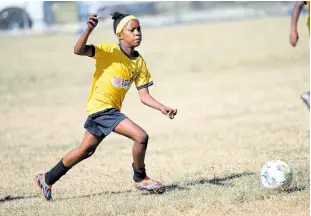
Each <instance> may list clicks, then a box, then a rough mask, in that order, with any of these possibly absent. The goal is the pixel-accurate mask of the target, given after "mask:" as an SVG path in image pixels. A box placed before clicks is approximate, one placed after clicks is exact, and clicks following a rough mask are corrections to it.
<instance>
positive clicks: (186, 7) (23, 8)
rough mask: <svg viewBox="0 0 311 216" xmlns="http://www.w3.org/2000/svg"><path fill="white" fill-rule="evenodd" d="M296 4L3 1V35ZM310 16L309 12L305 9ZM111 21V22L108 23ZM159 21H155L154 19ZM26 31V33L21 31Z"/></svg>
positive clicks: (251, 13) (283, 12) (239, 13)
mask: <svg viewBox="0 0 311 216" xmlns="http://www.w3.org/2000/svg"><path fill="white" fill-rule="evenodd" d="M294 3H295V2H282V1H274V2H247V1H243V2H241V1H230V2H229V1H228V2H225V1H222V2H214V1H183V2H177V1H165V2H156V1H141V2H139V1H78V2H75V1H10V0H2V1H0V31H1V32H2V33H3V32H5V33H15V34H18V33H25V31H27V33H51V32H55V33H56V32H57V33H59V32H77V33H79V32H81V28H83V27H85V21H86V19H87V16H88V15H89V14H91V13H99V14H100V19H101V22H100V24H101V25H102V26H103V25H111V20H110V14H111V13H112V12H114V11H119V12H124V13H131V14H135V15H136V16H138V17H139V18H140V20H141V22H142V24H143V26H144V27H155V26H165V25H176V24H183V23H190V22H192V23H193V22H202V21H217V20H229V19H230V20H232V19H243V18H252V17H260V16H261V17H267V16H288V15H291V12H292V8H293V5H294ZM303 13H307V8H304V9H303ZM107 18H108V19H107ZM155 18H156V19H155ZM20 30H23V31H20Z"/></svg>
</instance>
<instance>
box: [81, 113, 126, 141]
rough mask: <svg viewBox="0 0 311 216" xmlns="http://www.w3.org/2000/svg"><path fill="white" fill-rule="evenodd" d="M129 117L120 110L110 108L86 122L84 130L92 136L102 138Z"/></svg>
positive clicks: (92, 116)
mask: <svg viewBox="0 0 311 216" xmlns="http://www.w3.org/2000/svg"><path fill="white" fill-rule="evenodd" d="M126 118H127V116H126V115H124V114H123V113H120V111H119V110H118V109H115V108H110V109H105V110H103V111H100V112H97V113H93V114H91V115H89V116H88V118H87V120H86V121H85V124H84V128H85V129H86V130H87V131H88V132H89V133H91V134H93V135H95V136H98V137H102V136H105V137H106V136H107V135H108V134H110V133H111V131H113V129H114V128H115V127H116V126H117V125H118V124H119V123H120V122H121V121H123V120H124V119H126Z"/></svg>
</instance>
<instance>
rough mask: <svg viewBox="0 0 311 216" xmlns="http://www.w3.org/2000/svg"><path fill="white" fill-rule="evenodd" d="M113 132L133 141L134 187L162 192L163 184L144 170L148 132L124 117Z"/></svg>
mask: <svg viewBox="0 0 311 216" xmlns="http://www.w3.org/2000/svg"><path fill="white" fill-rule="evenodd" d="M114 132H116V133H118V134H121V135H123V136H126V137H128V138H130V139H132V140H133V141H134V146H133V150H132V151H133V161H134V163H133V170H134V176H133V180H134V181H135V184H136V188H137V189H138V190H141V191H147V192H156V193H162V192H164V190H165V188H164V186H163V185H162V184H161V183H160V182H158V181H154V180H152V179H150V178H149V177H147V174H146V170H145V155H146V149H147V144H148V139H149V137H148V134H147V133H146V132H145V131H144V130H143V129H142V128H141V127H139V126H138V125H137V124H135V123H134V122H133V121H131V120H130V119H128V118H126V119H124V120H123V121H121V122H120V123H119V124H118V125H117V126H116V127H115V129H114Z"/></svg>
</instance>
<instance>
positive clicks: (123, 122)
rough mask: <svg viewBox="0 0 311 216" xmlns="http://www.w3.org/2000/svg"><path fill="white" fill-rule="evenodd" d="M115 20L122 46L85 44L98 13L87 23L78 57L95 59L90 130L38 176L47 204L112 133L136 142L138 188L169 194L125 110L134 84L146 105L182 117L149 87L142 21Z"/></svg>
mask: <svg viewBox="0 0 311 216" xmlns="http://www.w3.org/2000/svg"><path fill="white" fill-rule="evenodd" d="M112 19H113V20H114V22H113V30H114V33H115V35H116V36H117V38H118V40H119V44H114V43H113V44H106V43H103V44H98V45H86V43H87V40H88V37H89V35H90V34H91V32H92V30H93V29H94V28H95V27H96V25H97V23H98V16H97V14H93V15H91V16H90V17H89V18H88V21H87V28H86V30H85V31H84V33H83V34H82V35H81V37H80V38H79V40H78V41H77V43H76V45H75V47H74V53H75V54H77V55H81V56H89V57H92V58H93V59H95V60H96V70H95V73H94V76H93V81H92V88H91V91H90V95H89V97H88V101H87V113H88V118H87V120H86V122H85V125H84V127H85V129H86V131H85V135H84V139H83V141H82V143H81V145H80V146H78V147H77V148H76V149H74V150H72V151H71V152H69V153H68V154H67V155H65V157H64V158H62V159H61V160H60V161H59V162H58V163H57V164H56V166H55V167H53V168H52V169H51V170H50V171H48V172H46V173H44V174H39V175H37V176H36V179H35V181H36V184H37V186H38V187H39V188H40V190H42V193H43V195H44V197H45V198H46V199H47V200H50V199H51V198H52V185H54V184H55V182H57V181H58V180H59V179H60V178H61V177H62V176H63V175H65V174H66V173H67V171H68V170H69V169H71V168H72V167H73V166H74V165H76V164H78V163H79V162H81V161H82V160H84V159H86V158H88V157H90V156H91V155H93V154H94V152H95V150H96V148H97V146H98V145H99V144H100V142H101V141H102V140H103V139H104V138H105V137H106V136H108V135H109V134H110V132H112V131H113V132H115V133H117V134H121V135H123V136H126V137H128V138H130V139H132V140H133V141H134V146H133V149H132V154H133V163H132V167H133V172H134V175H133V180H134V184H135V186H136V188H137V189H138V190H141V191H147V192H157V193H161V192H163V191H164V186H163V185H162V184H161V183H160V182H158V181H154V180H152V179H150V178H149V177H148V176H147V174H146V169H145V162H144V161H145V153H146V149H147V144H148V139H149V138H148V134H147V133H146V132H145V131H144V130H143V129H142V128H141V127H140V126H138V125H137V124H135V123H134V122H133V121H132V120H130V119H129V118H128V117H126V116H125V115H124V114H123V113H121V112H120V110H121V106H122V102H123V100H124V97H125V95H126V93H127V92H128V90H129V88H130V86H131V84H132V83H133V82H134V83H135V85H136V87H137V89H138V92H139V96H140V100H141V102H142V103H143V104H145V105H147V106H149V107H152V108H154V109H156V110H159V111H161V112H162V113H163V114H164V115H166V116H168V117H169V118H171V119H173V118H174V116H175V115H176V114H177V110H176V109H172V108H169V107H167V106H164V105H162V104H161V103H159V102H158V101H157V100H155V99H154V98H153V97H152V96H151V95H150V94H149V91H148V87H149V86H151V85H152V84H153V82H152V81H151V75H150V73H149V71H148V69H147V66H146V63H145V61H144V59H143V58H142V56H141V55H140V54H139V53H138V52H137V51H136V50H135V47H138V46H139V45H140V43H141V40H142V31H141V26H140V24H139V20H138V19H137V18H136V17H135V16H133V15H128V14H121V13H117V12H115V13H113V14H112Z"/></svg>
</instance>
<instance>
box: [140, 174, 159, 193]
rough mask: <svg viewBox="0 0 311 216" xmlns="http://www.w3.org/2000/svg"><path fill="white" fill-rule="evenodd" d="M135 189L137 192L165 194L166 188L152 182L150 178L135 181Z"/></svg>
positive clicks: (156, 182)
mask: <svg viewBox="0 0 311 216" xmlns="http://www.w3.org/2000/svg"><path fill="white" fill-rule="evenodd" d="M135 187H136V189H137V190H140V191H142V192H149V193H163V192H164V191H165V187H164V186H163V185H162V184H161V183H160V182H158V181H154V180H151V179H150V178H149V177H146V178H144V179H143V180H141V181H135Z"/></svg>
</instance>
